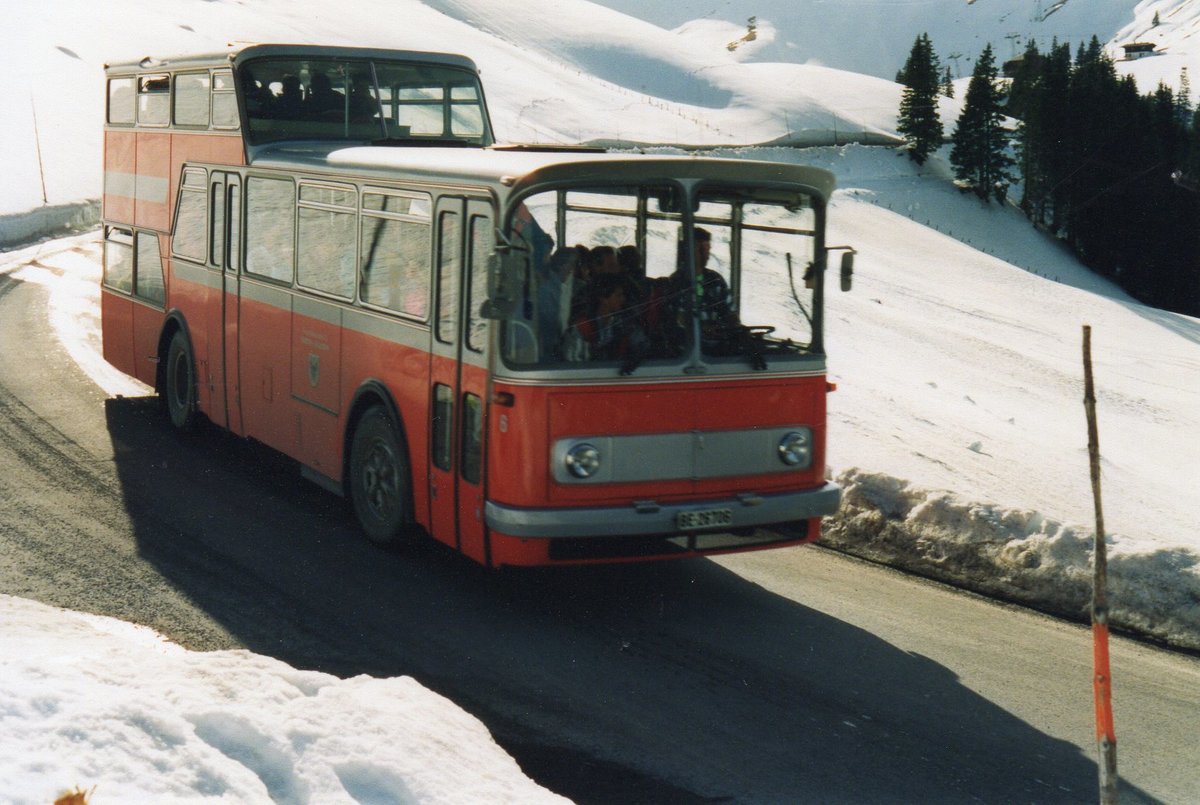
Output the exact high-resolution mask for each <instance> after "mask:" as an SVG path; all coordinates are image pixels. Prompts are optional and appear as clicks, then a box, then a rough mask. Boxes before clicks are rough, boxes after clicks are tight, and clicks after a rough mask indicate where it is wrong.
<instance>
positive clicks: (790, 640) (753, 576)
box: [0, 275, 1200, 803]
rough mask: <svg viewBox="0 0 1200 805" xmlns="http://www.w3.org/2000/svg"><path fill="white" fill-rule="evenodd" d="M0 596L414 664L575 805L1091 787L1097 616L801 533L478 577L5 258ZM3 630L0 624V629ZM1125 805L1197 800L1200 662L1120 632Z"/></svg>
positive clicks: (371, 665)
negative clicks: (56, 328) (124, 388)
mask: <svg viewBox="0 0 1200 805" xmlns="http://www.w3.org/2000/svg"><path fill="white" fill-rule="evenodd" d="M0 592H3V593H7V594H12V595H18V596H22V597H26V598H31V599H36V600H40V601H44V602H46V603H49V604H54V605H58V606H63V607H69V608H72V609H78V610H84V611H89V612H95V613H99V614H104V615H110V616H115V617H118V618H122V619H124V620H127V621H131V622H135V623H141V624H145V625H148V626H151V627H153V628H155V629H157V630H159V631H161V632H162V633H163V634H165V635H167V636H168V637H170V638H171V639H173V640H175V641H177V642H179V643H181V644H182V645H184V646H187V647H188V648H192V649H197V650H211V649H226V648H235V647H236V648H247V649H250V650H252V651H255V652H258V653H261V654H265V655H270V656H273V657H277V658H279V659H281V660H284V661H286V662H289V663H291V664H293V665H295V666H297V667H302V668H311V669H318V670H323V671H327V672H331V673H336V674H339V675H346V676H348V675H354V674H361V673H366V674H373V675H386V676H395V675H410V676H413V677H415V678H416V679H417V680H419V681H420V682H422V683H423V684H425V685H427V686H428V687H430V688H432V689H434V690H436V691H438V692H440V693H442V694H444V695H446V696H448V697H450V698H451V699H453V700H454V701H456V702H457V703H458V704H460V705H461V706H463V707H464V708H466V709H467V710H469V711H470V712H472V713H473V714H475V715H476V716H478V717H479V718H481V719H482V720H483V721H484V722H485V723H486V724H487V725H488V727H489V728H490V729H491V730H492V733H493V735H495V736H496V739H497V741H498V742H499V743H500V744H501V745H502V746H504V747H505V748H506V749H507V750H508V751H509V752H510V753H512V754H513V755H514V756H515V757H516V758H517V759H518V761H519V762H520V763H521V765H522V767H523V768H524V769H525V770H526V772H527V773H528V774H529V775H530V776H532V777H533V778H534V779H536V780H538V781H540V782H542V783H543V784H544V785H546V786H547V787H549V788H551V789H552V790H555V791H558V792H560V793H563V794H565V795H567V796H569V797H571V798H573V799H576V800H577V801H579V802H584V803H587V802H770V803H783V802H787V803H793V802H822V803H832V802H1004V803H1007V802H1018V801H1027V802H1089V801H1095V800H1096V798H1097V796H1096V791H1097V772H1096V763H1095V758H1096V749H1095V743H1094V738H1093V727H1092V700H1091V646H1090V635H1089V633H1088V632H1087V631H1086V630H1085V629H1084V628H1083V627H1081V626H1078V625H1073V624H1066V623H1063V622H1060V621H1056V620H1053V619H1050V618H1047V617H1044V616H1041V615H1037V614H1034V613H1030V612H1028V611H1025V610H1022V609H1019V608H1015V607H1011V606H1006V605H1001V604H996V603H994V602H990V601H987V600H984V599H981V598H979V597H976V596H972V595H969V594H963V593H960V592H958V591H955V590H952V589H949V588H946V587H943V586H939V585H936V584H932V583H929V582H925V581H921V580H916V579H913V578H910V577H908V576H905V575H902V574H899V573H896V572H893V571H891V570H888V569H884V568H879V567H875V566H872V565H868V564H865V563H862V562H859V561H856V560H851V559H847V558H845V557H842V556H840V555H838V554H835V553H832V552H829V551H825V550H822V549H820V548H814V547H805V548H799V549H787V550H780V551H768V552H763V553H757V554H746V555H741V556H736V557H730V558H724V559H721V560H715V561H710V560H689V561H684V562H671V563H658V564H649V565H621V566H613V567H601V568H588V569H570V570H563V569H552V570H537V571H506V572H489V571H485V570H482V569H480V568H477V567H475V566H473V565H472V564H470V563H469V562H467V561H465V560H462V559H461V558H459V557H457V556H455V555H453V554H452V553H451V552H449V551H447V550H444V549H442V548H440V547H437V546H435V545H432V544H425V543H421V544H416V545H411V546H407V547H402V548H398V549H394V550H383V549H379V548H376V547H373V546H371V545H369V544H368V543H367V542H366V541H365V540H364V539H362V538H361V537H359V536H358V534H357V533H356V531H355V529H354V527H353V525H352V522H351V517H350V514H349V512H348V511H347V509H346V508H345V506H344V505H343V504H342V502H341V501H339V500H337V499H336V498H334V497H332V496H330V495H328V494H327V493H325V492H323V491H321V490H319V489H317V488H316V487H314V486H311V485H309V484H307V483H306V482H304V481H302V480H300V478H299V477H298V473H297V472H296V469H295V467H294V466H293V465H291V464H290V462H288V461H286V460H282V459H280V458H279V457H277V456H274V455H272V454H270V453H269V452H267V451H265V450H262V449H261V448H257V447H255V446H254V445H251V444H249V443H246V442H243V441H241V440H238V439H234V438H231V437H228V436H225V435H223V434H221V433H219V432H217V431H216V430H215V429H212V428H206V429H202V430H201V432H200V433H198V434H194V435H180V434H178V433H176V432H174V431H173V430H171V428H170V427H169V426H168V425H167V424H166V421H165V417H164V416H163V415H162V414H161V413H160V412H159V410H158V408H157V404H156V401H155V400H154V399H153V398H117V399H107V398H106V396H105V395H104V393H103V392H101V391H100V390H99V389H98V388H97V387H96V386H95V385H94V384H93V383H92V382H91V381H90V380H88V378H87V377H86V376H85V375H84V374H82V373H81V372H80V370H79V369H78V368H77V367H76V366H75V364H74V363H73V362H72V361H71V359H70V358H69V357H68V356H67V355H66V353H65V352H64V350H63V349H62V347H61V345H60V344H59V343H58V342H57V341H56V339H55V338H54V336H53V335H52V333H51V332H50V329H49V326H48V324H47V321H46V291H45V289H44V288H42V287H40V286H36V285H32V284H29V283H23V282H21V281H20V280H17V279H15V278H13V277H12V276H11V275H9V276H0ZM0 628H2V626H0ZM1113 657H1114V660H1113V661H1114V680H1115V681H1114V687H1115V701H1116V720H1117V735H1118V741H1119V743H1118V755H1119V771H1120V774H1121V777H1122V786H1123V788H1122V801H1123V802H1143V801H1164V802H1171V803H1190V802H1200V740H1198V739H1197V725H1198V724H1200V660H1197V659H1196V658H1194V657H1191V656H1187V655H1181V654H1177V653H1172V652H1168V651H1163V650H1160V649H1157V648H1153V647H1148V646H1145V645H1141V644H1137V643H1133V642H1130V641H1125V640H1120V639H1118V640H1116V641H1115V644H1114V647H1113Z"/></svg>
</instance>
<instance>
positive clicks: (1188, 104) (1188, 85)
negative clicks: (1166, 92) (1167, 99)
mask: <svg viewBox="0 0 1200 805" xmlns="http://www.w3.org/2000/svg"><path fill="white" fill-rule="evenodd" d="M1175 109H1176V111H1177V112H1178V113H1179V122H1180V123H1182V124H1183V125H1184V126H1186V125H1188V124H1189V123H1191V122H1192V111H1193V109H1192V80H1191V79H1190V78H1188V69H1187V65H1184V66H1183V67H1181V68H1179V92H1177V93H1175Z"/></svg>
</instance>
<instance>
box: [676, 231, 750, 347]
mask: <svg viewBox="0 0 1200 805" xmlns="http://www.w3.org/2000/svg"><path fill="white" fill-rule="evenodd" d="M692 246H693V248H692V254H693V259H694V261H695V266H694V268H695V272H694V274H693V276H695V278H696V314H697V316H698V317H699V319H700V339H701V346H702V347H703V348H704V350H705V351H706V352H712V350H713V348H714V347H719V346H721V345H724V344H728V343H729V342H730V340H731V339H734V338H736V336H737V333H738V332H739V331H740V330H741V326H740V325H739V323H738V320H737V314H735V313H734V312H733V301H732V294H731V293H730V291H729V284H728V283H727V282H726V281H725V278H724V277H722V276H721V275H720V274H718V273H717V272H716V271H714V270H713V269H711V268H709V267H708V257H709V254H710V253H711V251H712V233H711V232H709V231H708V230H707V229H702V228H701V227H696V228H695V229H694V230H693V234H692ZM682 261H683V255H682V254H681V255H680V270H679V271H676V272H675V283H676V284H677V286H679V287H684V285H685V284H686V283H687V281H688V277H687V272H686V271H683V267H682Z"/></svg>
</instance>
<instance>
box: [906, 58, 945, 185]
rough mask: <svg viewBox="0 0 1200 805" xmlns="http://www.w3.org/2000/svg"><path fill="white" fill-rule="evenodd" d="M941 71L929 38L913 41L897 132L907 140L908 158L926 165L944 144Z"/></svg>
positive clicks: (907, 63) (907, 64) (907, 65)
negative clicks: (939, 113)
mask: <svg viewBox="0 0 1200 805" xmlns="http://www.w3.org/2000/svg"><path fill="white" fill-rule="evenodd" d="M938 72H939V71H938V63H937V56H935V55H934V52H933V44H932V43H931V42H930V41H929V35H928V34H921V35H919V36H918V37H917V39H916V41H915V42H913V46H912V51H911V52H910V53H909V56H908V61H907V62H905V64H904V68H903V69H902V70H901V71H900V73H899V74H898V75H897V78H899V79H900V83H902V84H904V92H903V93H902V94H901V96H900V114H899V116H898V118H897V122H896V130H897V131H899V132H900V134H902V135H903V136H904V138H905V139H906V140H907V142H908V155H909V157H911V158H912V160H913V161H914V162H916V163H917V164H918V165H923V164H924V163H925V160H926V159H927V158H928V157H929V155H930V154H931V153H933V152H934V151H936V150H937V149H938V147H939V146H941V144H942V134H943V129H942V120H941V117H940V116H939V115H938V94H939V89H940V82H939V78H938Z"/></svg>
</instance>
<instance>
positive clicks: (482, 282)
mask: <svg viewBox="0 0 1200 805" xmlns="http://www.w3.org/2000/svg"><path fill="white" fill-rule="evenodd" d="M470 234H471V241H470V244H471V245H470V248H471V262H470V270H471V280H470V287H469V288H468V291H467V304H466V305H465V306H464V308H465V309H466V311H467V346H468V347H469V348H470V349H472V350H474V351H475V352H483V350H484V347H486V346H487V332H488V320H487V319H485V318H483V317H482V316H480V315H479V312H480V308H481V307H482V306H483V303H484V302H485V301H487V298H488V296H487V293H488V289H487V282H488V277H487V269H488V257H489V255H491V253H492V251H493V250H494V248H495V244H494V239H495V236H494V235H493V233H492V222H491V221H490V220H489V219H488V218H486V217H485V216H482V215H473V216H471V233H470Z"/></svg>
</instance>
